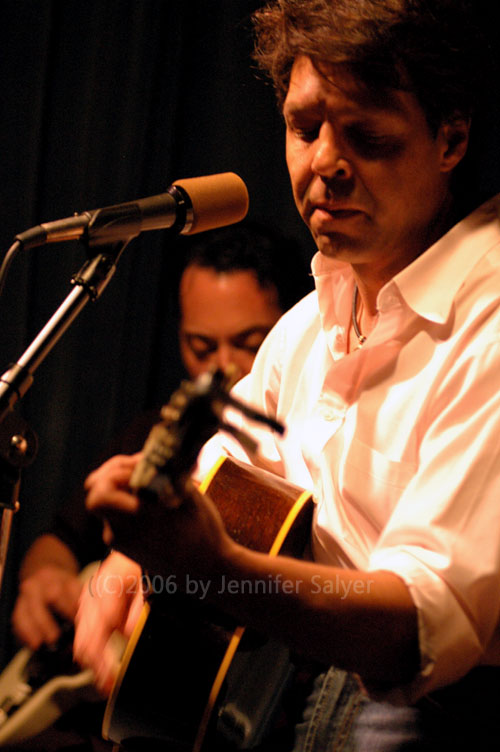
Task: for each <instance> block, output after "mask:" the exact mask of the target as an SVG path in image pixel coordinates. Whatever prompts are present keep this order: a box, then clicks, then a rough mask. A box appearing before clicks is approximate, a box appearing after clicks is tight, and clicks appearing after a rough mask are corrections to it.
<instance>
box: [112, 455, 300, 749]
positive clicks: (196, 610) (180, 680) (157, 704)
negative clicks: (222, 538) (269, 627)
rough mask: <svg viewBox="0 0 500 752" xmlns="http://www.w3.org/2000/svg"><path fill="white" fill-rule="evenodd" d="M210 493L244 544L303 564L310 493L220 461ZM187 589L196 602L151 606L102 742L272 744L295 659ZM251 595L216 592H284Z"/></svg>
mask: <svg viewBox="0 0 500 752" xmlns="http://www.w3.org/2000/svg"><path fill="white" fill-rule="evenodd" d="M201 490H202V491H203V492H206V493H207V494H208V495H209V496H210V498H211V499H212V500H213V501H214V503H215V504H216V505H217V507H218V509H219V512H220V514H221V516H222V518H223V520H224V524H225V526H226V529H227V531H228V532H229V534H230V535H231V536H232V537H233V538H234V539H235V540H236V541H237V542H239V543H241V544H242V545H244V546H246V547H248V548H251V549H253V550H256V551H262V552H267V553H270V554H271V555H278V554H279V553H283V554H287V555H291V556H297V557H299V556H301V555H302V554H303V551H304V548H305V546H306V544H307V541H308V539H309V532H310V525H311V514H312V506H313V505H312V501H311V496H310V494H309V493H308V492H304V491H303V490H302V489H299V488H297V487H296V486H292V485H291V484H289V483H287V482H286V481H284V480H282V479H281V478H278V477H277V476H275V475H273V474H272V473H268V472H266V471H264V470H259V469H256V468H253V467H251V466H249V465H246V464H244V463H241V462H237V461H235V460H232V459H229V458H221V460H220V461H219V462H218V463H217V465H216V467H214V469H213V471H212V472H211V473H210V475H209V477H208V478H207V479H206V480H205V482H204V484H203V485H202V489H201ZM165 584H167V583H165ZM170 584H171V588H170V589H171V590H173V589H175V587H174V586H175V583H170ZM177 584H179V583H177ZM183 585H184V587H183V588H182V590H186V589H187V590H189V591H190V593H191V595H186V594H185V593H184V592H173V593H170V594H165V593H163V594H162V595H161V596H160V597H159V598H157V599H155V598H154V597H153V599H152V601H151V603H146V605H145V607H144V609H143V612H142V614H141V618H140V620H139V622H138V624H137V626H136V628H135V630H134V633H133V634H132V636H131V638H130V641H129V644H128V645H127V648H126V651H125V654H124V658H123V661H122V664H121V668H120V672H119V675H118V678H117V681H116V683H115V686H114V688H113V691H112V693H111V696H110V698H109V701H108V704H107V708H106V712H105V716H104V722H103V735H104V736H105V738H107V739H111V740H113V741H114V742H117V743H119V744H120V745H122V746H123V749H125V750H135V749H137V750H140V749H141V750H142V749H144V740H145V739H148V740H149V746H148V749H150V748H153V749H154V748H155V744H154V741H155V740H156V742H157V743H158V748H159V749H168V750H169V751H175V752H177V751H179V752H180V751H181V750H182V751H186V752H187V751H189V752H199V751H200V750H204V751H205V752H209V750H213V749H214V748H215V746H214V744H215V741H214V740H217V744H219V745H221V746H222V744H223V743H227V744H229V743H230V744H231V745H233V748H236V749H249V748H251V747H252V746H255V744H256V743H258V742H259V740H260V739H261V738H262V736H263V735H265V733H266V729H267V727H268V725H269V724H270V723H271V716H272V713H273V707H274V704H275V703H276V698H277V697H278V696H279V692H280V690H281V689H282V688H283V686H284V685H285V684H286V682H287V678H288V676H289V673H290V664H289V660H288V653H287V650H286V649H285V648H284V647H283V646H282V645H280V644H279V643H275V642H270V641H268V640H266V639H264V638H260V637H259V636H257V635H255V634H249V632H248V631H247V632H245V629H244V627H242V626H240V625H237V624H234V623H231V622H230V620H229V619H228V618H227V617H225V616H223V615H221V614H218V613H217V612H216V611H215V610H214V609H213V608H212V607H210V606H208V605H206V604H205V603H204V598H203V597H202V595H203V591H202V588H201V585H200V583H195V582H194V581H193V582H187V581H186V583H183ZM250 585H251V583H249V582H247V583H245V582H242V583H222V585H221V584H220V583H217V584H215V583H214V584H213V586H214V587H221V586H223V587H228V588H230V587H240V588H244V587H245V586H246V587H247V590H246V591H244V592H249V597H259V596H258V589H257V587H258V585H259V586H261V588H262V589H261V592H266V593H268V592H273V591H272V590H271V591H270V590H269V588H272V587H276V584H274V585H273V583H269V582H267V583H266V582H261V583H258V585H257V584H256V583H254V588H255V590H254V591H253V592H252V591H251V590H249V589H248V588H249V587H250ZM205 586H206V584H205ZM266 588H267V589H266ZM155 589H156V588H155V582H154V578H153V581H152V590H153V593H154V592H155ZM180 590H181V588H179V591H180ZM193 595H194V596H196V595H198V597H193ZM151 744H152V745H153V746H152V747H151ZM141 745H142V746H141ZM219 748H220V747H219Z"/></svg>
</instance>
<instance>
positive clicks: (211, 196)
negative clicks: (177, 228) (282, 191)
mask: <svg viewBox="0 0 500 752" xmlns="http://www.w3.org/2000/svg"><path fill="white" fill-rule="evenodd" d="M172 185H174V186H179V187H180V188H182V189H183V190H184V191H185V192H186V193H187V194H188V196H189V198H190V199H191V204H192V207H193V222H192V224H191V227H190V228H189V230H187V231H186V230H184V231H183V232H182V234H183V235H194V233H197V232H205V230H213V229H215V228H217V227H225V225H232V224H234V223H235V222H239V221H240V220H242V219H243V218H244V217H245V216H246V214H247V212H248V190H247V187H246V185H245V183H244V182H243V180H242V179H241V178H240V177H239V175H236V174H235V173H234V172H222V173H219V174H217V175H204V176H203V177H199V178H185V179H183V180H175V181H174V182H173V183H172Z"/></svg>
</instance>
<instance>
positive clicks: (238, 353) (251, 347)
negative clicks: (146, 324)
mask: <svg viewBox="0 0 500 752" xmlns="http://www.w3.org/2000/svg"><path fill="white" fill-rule="evenodd" d="M180 308H181V324H180V347H181V356H182V360H183V362H184V365H185V367H186V369H187V371H188V373H189V375H190V376H191V377H192V378H193V377H196V376H198V375H199V374H201V373H203V372H204V371H206V370H207V369H208V368H210V367H211V366H217V367H220V368H225V367H226V366H228V365H229V364H231V363H232V364H234V365H236V366H237V368H238V371H239V376H244V375H245V374H247V373H248V372H249V371H250V369H251V367H252V363H253V360H254V357H255V354H256V352H257V350H258V348H259V346H260V345H261V343H262V341H263V339H264V337H265V336H266V334H267V333H268V331H269V330H270V329H271V327H272V326H273V325H274V324H275V323H276V321H277V320H278V318H279V317H280V316H281V314H282V311H281V309H280V307H279V303H278V295H277V292H276V290H275V289H274V288H269V289H263V288H262V287H260V286H259V284H258V282H257V278H256V277H255V275H254V274H253V272H250V271H235V272H228V273H224V274H219V273H217V272H216V271H214V270H213V269H210V268H205V267H201V266H196V265H192V266H188V268H187V269H186V270H185V272H184V274H183V275H182V280H181V285H180Z"/></svg>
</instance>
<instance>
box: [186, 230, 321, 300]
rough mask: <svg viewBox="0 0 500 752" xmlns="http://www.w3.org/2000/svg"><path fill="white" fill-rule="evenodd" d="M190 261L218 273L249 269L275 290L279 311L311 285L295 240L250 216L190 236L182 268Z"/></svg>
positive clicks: (300, 250)
mask: <svg viewBox="0 0 500 752" xmlns="http://www.w3.org/2000/svg"><path fill="white" fill-rule="evenodd" d="M191 265H196V266H202V267H205V268H210V269H214V270H215V271H216V272H218V273H221V274H222V273H225V272H228V273H230V272H237V271H250V272H253V274H254V275H255V277H256V279H257V281H258V283H259V285H260V287H262V288H263V289H266V288H270V287H272V288H274V289H275V290H276V292H277V294H278V303H279V306H280V308H281V309H282V311H286V310H288V308H290V307H291V306H292V305H294V303H296V302H297V301H298V300H300V298H302V297H304V295H306V294H307V293H308V292H310V290H311V289H312V278H311V276H310V275H309V274H308V270H309V269H308V264H307V262H306V260H305V256H304V253H303V251H302V249H301V248H300V246H299V245H298V243H296V242H295V241H293V240H291V239H290V238H288V237H285V236H284V235H282V234H281V232H279V231H278V230H275V229H274V228H271V227H269V226H267V225H266V226H265V225H263V224H260V223H258V222H255V221H250V220H245V221H243V222H240V223H238V224H236V225H231V226H229V227H222V228H220V229H217V230H210V231H208V232H204V233H201V234H200V235H198V236H193V239H191V244H190V245H189V247H188V248H187V249H186V253H185V255H184V269H186V268H187V267H188V266H191Z"/></svg>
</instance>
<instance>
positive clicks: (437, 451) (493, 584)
mask: <svg viewBox="0 0 500 752" xmlns="http://www.w3.org/2000/svg"><path fill="white" fill-rule="evenodd" d="M483 345H484V343H483ZM499 374H500V344H499V343H498V341H492V342H489V343H488V344H487V345H486V346H483V347H481V348H479V347H477V346H474V347H471V348H469V351H468V352H467V353H465V354H464V355H463V356H461V357H459V358H458V360H457V364H456V367H455V368H453V369H452V371H451V372H450V373H449V375H448V378H447V379H446V380H445V382H444V383H442V384H441V385H440V387H439V390H438V393H436V394H435V395H434V396H433V399H432V405H433V408H432V413H431V414H430V415H429V416H428V427H427V430H426V431H425V434H424V435H423V436H422V438H421V441H420V447H419V466H418V470H417V472H416V473H415V475H414V477H413V479H412V480H411V481H410V482H409V484H408V486H407V487H406V489H405V491H404V492H403V494H402V496H401V498H400V500H399V502H398V504H397V506H396V508H395V510H394V512H393V514H392V515H391V518H390V519H389V521H388V523H387V525H386V526H385V528H384V531H383V533H382V535H381V537H380V539H379V542H378V544H377V546H376V547H375V549H374V550H373V552H372V555H371V557H370V563H369V569H371V570H390V571H393V572H394V573H396V574H397V575H399V576H400V577H401V578H402V579H403V580H404V581H405V583H406V584H407V586H408V588H409V590H410V593H411V595H412V598H413V600H414V603H415V605H416V608H417V612H418V623H419V639H420V649H421V656H422V663H421V672H420V674H419V676H418V677H417V678H416V680H415V681H414V682H413V684H412V685H411V686H409V687H406V688H405V689H404V695H405V700H406V701H408V700H410V701H414V700H415V699H416V698H418V697H419V696H421V695H423V694H424V693H426V692H428V691H430V690H432V689H435V688H437V687H440V686H443V685H446V684H450V683H452V682H454V681H457V680H458V679H459V678H461V677H462V676H463V675H465V674H466V673H467V672H468V671H469V670H470V669H471V668H472V667H473V666H475V665H477V664H478V663H486V664H488V663H495V661H492V660H491V659H490V657H489V645H490V644H491V642H492V640H493V638H494V634H495V629H496V627H497V624H498V622H499V616H500V390H499V388H498V379H499Z"/></svg>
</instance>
